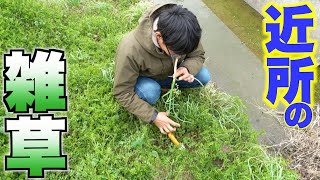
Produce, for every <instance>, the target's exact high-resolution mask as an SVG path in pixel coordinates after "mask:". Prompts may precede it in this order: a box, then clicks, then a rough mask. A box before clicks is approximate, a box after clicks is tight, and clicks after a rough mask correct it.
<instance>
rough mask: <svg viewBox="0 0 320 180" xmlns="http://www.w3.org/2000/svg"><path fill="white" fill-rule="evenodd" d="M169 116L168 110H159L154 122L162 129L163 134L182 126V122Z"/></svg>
mask: <svg viewBox="0 0 320 180" xmlns="http://www.w3.org/2000/svg"><path fill="white" fill-rule="evenodd" d="M168 116H169V113H168V112H159V113H158V115H157V117H156V119H155V120H154V122H153V123H154V124H155V125H156V126H157V127H158V128H159V129H160V131H161V133H162V134H168V133H171V132H174V131H176V127H180V124H178V123H176V122H174V121H172V120H171V119H170V118H169V117H168Z"/></svg>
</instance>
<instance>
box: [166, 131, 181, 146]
mask: <svg viewBox="0 0 320 180" xmlns="http://www.w3.org/2000/svg"><path fill="white" fill-rule="evenodd" d="M168 136H169V138H170V139H171V141H172V142H173V144H175V145H177V146H179V145H180V143H179V142H178V140H177V139H176V138H175V137H174V135H173V134H172V133H169V134H168Z"/></svg>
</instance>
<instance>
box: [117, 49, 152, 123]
mask: <svg viewBox="0 0 320 180" xmlns="http://www.w3.org/2000/svg"><path fill="white" fill-rule="evenodd" d="M125 49H126V48H124V47H123V46H122V47H120V46H119V48H118V51H117V56H116V67H115V76H114V85H113V94H114V96H115V97H116V99H117V100H118V101H119V103H120V104H121V105H122V106H123V107H124V108H126V109H127V110H128V111H129V112H131V113H132V114H134V115H136V116H137V117H138V118H140V119H142V120H143V121H145V122H150V120H151V119H152V118H155V117H153V116H154V114H155V112H157V111H156V109H155V108H154V107H152V106H151V105H150V104H149V103H147V102H145V101H144V100H142V99H140V97H139V96H138V95H137V94H136V93H135V91H134V87H135V84H136V82H137V78H138V77H139V64H138V63H137V62H136V61H134V60H133V59H132V58H131V57H129V56H128V54H127V53H126V52H125Z"/></svg>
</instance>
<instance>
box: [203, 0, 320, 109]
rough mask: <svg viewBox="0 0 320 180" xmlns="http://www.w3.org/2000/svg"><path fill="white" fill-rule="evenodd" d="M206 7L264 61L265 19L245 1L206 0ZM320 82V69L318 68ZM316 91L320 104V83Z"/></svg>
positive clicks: (316, 100) (316, 99)
mask: <svg viewBox="0 0 320 180" xmlns="http://www.w3.org/2000/svg"><path fill="white" fill-rule="evenodd" d="M204 2H205V3H206V5H207V6H208V7H209V8H210V9H212V11H213V12H214V13H215V14H216V15H217V16H218V17H219V18H220V19H221V20H222V21H223V22H224V23H225V24H226V26H228V28H229V29H231V30H232V31H233V33H235V34H236V35H237V36H238V37H239V38H240V40H241V41H242V42H243V43H244V44H245V45H246V46H247V47H248V48H249V49H250V50H251V51H252V52H253V53H254V54H255V55H256V56H257V57H258V58H259V59H260V60H261V61H262V60H263V50H262V46H261V42H262V40H263V35H262V20H263V17H262V16H261V15H260V14H259V13H258V12H257V11H256V10H254V9H253V8H251V7H250V6H249V5H248V4H247V3H246V2H245V1H239V0H204ZM318 72H319V73H318V79H319V81H320V68H318ZM319 81H318V83H317V85H316V91H315V102H316V103H318V104H320V82H319Z"/></svg>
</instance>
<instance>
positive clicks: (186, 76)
mask: <svg viewBox="0 0 320 180" xmlns="http://www.w3.org/2000/svg"><path fill="white" fill-rule="evenodd" d="M176 76H177V77H179V80H184V81H187V82H189V83H192V82H193V81H194V76H193V75H192V74H190V73H189V71H188V69H187V68H185V67H179V68H178V69H177V73H176Z"/></svg>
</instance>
